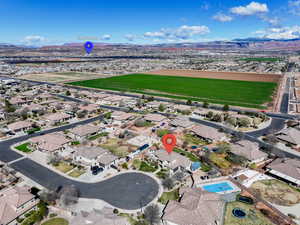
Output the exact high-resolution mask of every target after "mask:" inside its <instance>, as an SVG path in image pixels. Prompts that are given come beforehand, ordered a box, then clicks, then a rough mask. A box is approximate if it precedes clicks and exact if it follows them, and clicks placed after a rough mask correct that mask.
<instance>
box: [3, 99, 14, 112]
mask: <svg viewBox="0 0 300 225" xmlns="http://www.w3.org/2000/svg"><path fill="white" fill-rule="evenodd" d="M4 105H5V106H4V109H5V111H6V112H8V113H10V112H14V111H16V108H15V107H14V106H13V105H12V104H11V103H10V101H8V100H7V99H5V101H4Z"/></svg>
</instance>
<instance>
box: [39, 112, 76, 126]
mask: <svg viewBox="0 0 300 225" xmlns="http://www.w3.org/2000/svg"><path fill="white" fill-rule="evenodd" d="M71 118H72V116H71V115H69V114H67V113H63V112H57V113H53V114H49V115H46V116H44V119H45V120H46V121H47V122H49V123H50V124H51V125H53V124H56V123H60V122H65V121H68V120H69V119H71Z"/></svg>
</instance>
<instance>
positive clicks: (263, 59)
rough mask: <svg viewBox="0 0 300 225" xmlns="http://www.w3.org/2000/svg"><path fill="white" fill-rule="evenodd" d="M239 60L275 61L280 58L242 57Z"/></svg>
mask: <svg viewBox="0 0 300 225" xmlns="http://www.w3.org/2000/svg"><path fill="white" fill-rule="evenodd" d="M240 60H243V61H247V62H277V61H281V59H280V58H265V57H258V58H242V59H240Z"/></svg>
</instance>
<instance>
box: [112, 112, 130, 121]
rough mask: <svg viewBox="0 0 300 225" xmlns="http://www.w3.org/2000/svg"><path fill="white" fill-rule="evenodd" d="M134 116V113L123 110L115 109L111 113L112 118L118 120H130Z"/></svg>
mask: <svg viewBox="0 0 300 225" xmlns="http://www.w3.org/2000/svg"><path fill="white" fill-rule="evenodd" d="M132 117H133V114H131V113H126V112H122V111H114V112H113V113H112V114H111V118H113V119H114V120H117V121H125V120H129V119H130V118H132Z"/></svg>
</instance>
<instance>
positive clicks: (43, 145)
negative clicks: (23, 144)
mask: <svg viewBox="0 0 300 225" xmlns="http://www.w3.org/2000/svg"><path fill="white" fill-rule="evenodd" d="M29 141H30V143H31V145H32V146H33V147H34V148H35V149H37V150H39V151H42V152H57V151H61V150H64V149H65V148H66V147H67V146H68V144H69V143H70V140H69V139H67V138H66V137H65V136H64V134H62V133H59V132H57V133H50V134H45V135H42V136H36V137H33V138H31V139H29Z"/></svg>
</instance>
